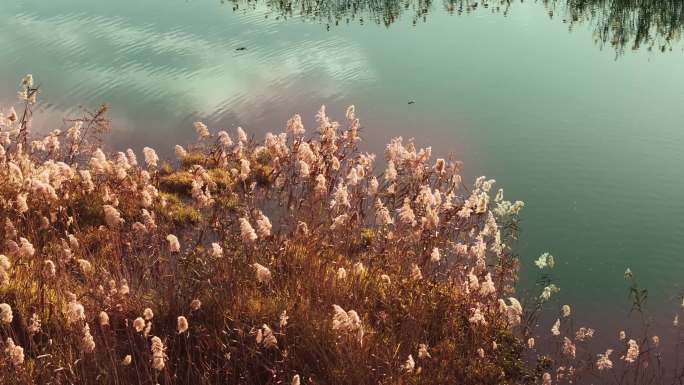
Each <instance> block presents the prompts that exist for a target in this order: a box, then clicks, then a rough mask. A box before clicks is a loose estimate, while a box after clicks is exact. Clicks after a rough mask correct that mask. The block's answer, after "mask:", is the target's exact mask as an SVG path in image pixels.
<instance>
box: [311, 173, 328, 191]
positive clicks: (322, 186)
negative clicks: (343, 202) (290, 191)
mask: <svg viewBox="0 0 684 385" xmlns="http://www.w3.org/2000/svg"><path fill="white" fill-rule="evenodd" d="M314 193H315V194H316V196H323V195H325V194H327V193H328V186H327V184H326V180H325V175H323V174H318V175H316V185H315V186H314Z"/></svg>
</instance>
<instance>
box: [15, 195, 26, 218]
mask: <svg viewBox="0 0 684 385" xmlns="http://www.w3.org/2000/svg"><path fill="white" fill-rule="evenodd" d="M27 198H28V193H21V194H19V195H17V198H16V208H17V211H19V213H22V214H23V213H25V212H27V211H28V210H29V207H28V204H27V203H26V199H27Z"/></svg>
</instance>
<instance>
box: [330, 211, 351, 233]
mask: <svg viewBox="0 0 684 385" xmlns="http://www.w3.org/2000/svg"><path fill="white" fill-rule="evenodd" d="M348 218H349V215H347V214H340V215H338V216H336V217H335V218H333V223H332V224H331V225H330V230H335V229H337V228H339V227H341V226H342V225H344V223H345V222H346V221H347V219H348Z"/></svg>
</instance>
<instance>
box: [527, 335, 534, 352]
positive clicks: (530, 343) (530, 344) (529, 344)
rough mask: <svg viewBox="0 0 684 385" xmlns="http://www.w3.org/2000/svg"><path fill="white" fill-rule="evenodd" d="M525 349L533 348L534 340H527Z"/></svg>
mask: <svg viewBox="0 0 684 385" xmlns="http://www.w3.org/2000/svg"><path fill="white" fill-rule="evenodd" d="M527 347H528V348H530V349H533V348H534V338H532V337H530V338H528V339H527Z"/></svg>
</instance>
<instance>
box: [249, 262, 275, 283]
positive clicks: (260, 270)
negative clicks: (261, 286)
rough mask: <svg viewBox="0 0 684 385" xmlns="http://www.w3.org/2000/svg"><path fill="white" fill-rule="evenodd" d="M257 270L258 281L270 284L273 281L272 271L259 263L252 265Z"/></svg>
mask: <svg viewBox="0 0 684 385" xmlns="http://www.w3.org/2000/svg"><path fill="white" fill-rule="evenodd" d="M252 267H254V269H255V270H256V279H257V282H259V283H269V282H270V281H271V278H272V277H271V270H269V269H268V268H267V267H266V266H263V265H261V264H258V263H254V264H253V265H252Z"/></svg>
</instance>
